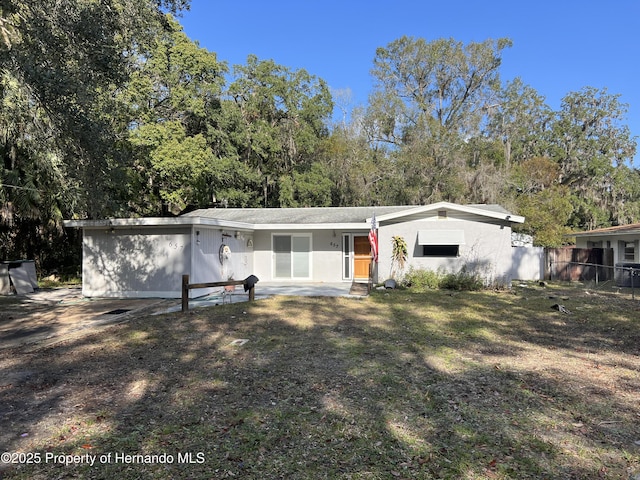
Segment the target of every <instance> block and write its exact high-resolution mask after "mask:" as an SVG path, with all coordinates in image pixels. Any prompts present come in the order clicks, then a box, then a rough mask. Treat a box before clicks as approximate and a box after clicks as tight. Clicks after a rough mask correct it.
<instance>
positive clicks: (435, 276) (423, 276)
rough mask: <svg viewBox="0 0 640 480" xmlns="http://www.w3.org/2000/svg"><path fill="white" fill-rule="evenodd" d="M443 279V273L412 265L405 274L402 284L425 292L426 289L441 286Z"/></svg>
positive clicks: (434, 288)
mask: <svg viewBox="0 0 640 480" xmlns="http://www.w3.org/2000/svg"><path fill="white" fill-rule="evenodd" d="M441 281H442V274H441V273H440V272H434V271H433V270H422V269H416V268H413V267H411V268H410V269H409V271H408V272H407V273H406V274H405V276H404V279H403V282H402V284H403V286H405V287H407V288H410V289H412V290H415V291H417V292H424V291H426V290H436V289H438V288H440V282H441Z"/></svg>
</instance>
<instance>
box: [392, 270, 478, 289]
mask: <svg viewBox="0 0 640 480" xmlns="http://www.w3.org/2000/svg"><path fill="white" fill-rule="evenodd" d="M402 285H403V286H405V287H407V288H409V289H411V290H413V291H416V292H425V291H427V290H437V289H444V290H458V291H461V290H464V291H476V290H482V289H483V288H484V287H485V284H484V281H483V279H482V277H481V276H480V275H478V274H477V273H475V272H469V271H467V269H466V268H464V267H463V268H462V269H461V270H460V271H459V272H457V273H450V272H444V271H441V270H439V271H433V270H425V269H417V268H413V267H412V268H410V269H409V271H408V272H407V273H406V274H405V276H404V278H403V281H402Z"/></svg>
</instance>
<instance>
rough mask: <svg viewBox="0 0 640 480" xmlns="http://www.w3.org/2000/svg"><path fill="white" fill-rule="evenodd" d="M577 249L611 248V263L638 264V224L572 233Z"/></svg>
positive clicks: (639, 249)
mask: <svg viewBox="0 0 640 480" xmlns="http://www.w3.org/2000/svg"><path fill="white" fill-rule="evenodd" d="M572 235H573V236H575V237H576V247H578V248H611V249H613V263H614V264H617V263H640V223H634V224H631V225H619V226H617V227H608V228H598V229H597V230H588V231H586V232H578V233H573V234H572Z"/></svg>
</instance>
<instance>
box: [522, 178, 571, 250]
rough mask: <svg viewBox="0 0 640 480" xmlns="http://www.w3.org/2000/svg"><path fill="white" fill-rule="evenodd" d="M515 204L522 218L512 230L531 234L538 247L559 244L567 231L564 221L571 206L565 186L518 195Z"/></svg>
mask: <svg viewBox="0 0 640 480" xmlns="http://www.w3.org/2000/svg"><path fill="white" fill-rule="evenodd" d="M517 204H518V212H519V214H520V215H523V216H524V217H525V218H526V222H525V223H524V224H523V225H520V226H518V227H517V228H515V230H516V231H518V232H520V233H526V234H529V235H533V237H534V244H535V245H538V246H541V247H558V246H561V245H562V244H563V242H564V235H566V234H567V233H569V231H570V229H569V228H568V227H567V223H568V222H569V219H570V218H571V215H572V213H573V210H574V206H573V202H572V199H571V197H570V195H569V189H568V188H566V187H564V186H562V185H558V186H554V187H552V188H547V189H545V190H542V191H539V192H536V193H533V194H530V195H522V196H521V197H519V198H518V200H517Z"/></svg>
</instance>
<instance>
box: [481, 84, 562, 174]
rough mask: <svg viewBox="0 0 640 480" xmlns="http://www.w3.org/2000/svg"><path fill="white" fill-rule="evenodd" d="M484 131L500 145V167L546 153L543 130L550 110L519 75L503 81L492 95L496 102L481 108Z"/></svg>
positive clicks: (547, 123) (545, 138)
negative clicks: (502, 162)
mask: <svg viewBox="0 0 640 480" xmlns="http://www.w3.org/2000/svg"><path fill="white" fill-rule="evenodd" d="M485 110H486V112H487V125H486V129H485V130H486V133H487V135H488V137H489V138H493V139H496V140H499V141H500V142H501V143H502V145H503V148H504V166H505V169H506V170H509V168H510V167H511V164H512V163H514V162H515V163H518V162H521V161H525V160H528V159H530V158H533V157H540V156H543V155H546V154H547V153H548V141H547V138H548V135H547V130H548V128H549V127H550V124H551V120H552V118H553V112H552V111H551V109H550V108H549V107H548V106H547V105H546V104H545V103H544V98H543V97H541V96H540V95H539V94H538V92H536V91H535V90H534V89H533V88H531V87H530V86H528V85H525V84H524V83H523V81H522V80H521V79H520V78H516V79H515V80H513V81H512V82H507V83H506V85H505V87H504V88H502V89H501V90H500V92H499V93H498V94H497V96H496V103H494V104H493V105H488V106H486V107H485Z"/></svg>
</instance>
